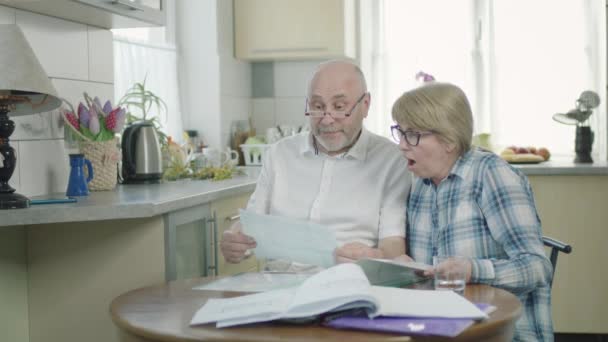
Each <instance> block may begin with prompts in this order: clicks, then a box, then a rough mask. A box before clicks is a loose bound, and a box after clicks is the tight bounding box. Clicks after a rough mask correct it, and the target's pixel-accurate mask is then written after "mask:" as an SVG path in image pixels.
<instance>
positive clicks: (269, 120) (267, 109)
mask: <svg viewBox="0 0 608 342" xmlns="http://www.w3.org/2000/svg"><path fill="white" fill-rule="evenodd" d="M274 103H275V99H274V98H258V99H253V103H252V117H253V127H254V128H255V131H256V135H260V136H265V134H266V129H268V128H269V127H272V126H275V125H276V118H275V113H274Z"/></svg>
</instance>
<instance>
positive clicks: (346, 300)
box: [190, 264, 487, 328]
mask: <svg viewBox="0 0 608 342" xmlns="http://www.w3.org/2000/svg"><path fill="white" fill-rule="evenodd" d="M351 309H361V310H363V311H364V312H366V314H367V316H368V317H369V318H374V317H378V316H395V317H425V318H428V317H433V318H467V319H484V318H486V317H487V314H486V313H484V312H483V311H482V310H480V309H479V308H477V307H476V306H475V305H474V304H472V303H471V302H469V301H468V300H467V299H465V298H464V297H462V296H460V295H458V294H456V293H454V292H451V291H430V290H410V289H400V288H391V287H381V286H372V285H370V283H369V281H368V280H367V277H366V276H365V274H364V273H363V270H362V269H361V267H360V266H358V265H356V264H340V265H337V266H334V267H331V268H328V269H326V270H323V271H321V272H319V273H317V274H315V275H312V276H311V277H310V278H308V279H306V280H305V281H304V283H302V285H300V286H298V287H292V288H287V289H279V290H273V291H268V292H262V293H256V294H252V295H246V296H241V297H234V298H212V299H210V300H209V301H207V303H205V305H204V306H203V307H202V308H201V309H199V310H198V311H197V312H196V313H195V315H194V317H193V318H192V320H191V322H190V324H191V325H195V324H206V323H212V322H215V323H216V326H217V327H218V328H222V327H230V326H234V325H240V324H248V323H256V322H268V321H272V320H278V319H311V318H313V317H318V316H319V315H322V314H326V313H335V312H340V311H345V310H351Z"/></svg>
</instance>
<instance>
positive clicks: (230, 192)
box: [0, 174, 257, 227]
mask: <svg viewBox="0 0 608 342" xmlns="http://www.w3.org/2000/svg"><path fill="white" fill-rule="evenodd" d="M256 180H257V175H256V174H245V175H238V176H235V177H233V178H232V179H226V180H222V181H215V182H214V181H210V180H180V181H175V182H165V183H161V184H146V185H143V184H137V185H133V184H132V185H118V186H117V187H116V189H115V190H113V191H96V192H91V193H90V194H89V195H88V196H85V197H78V202H76V203H66V204H44V205H33V206H31V207H30V208H27V209H10V210H0V227H2V226H19V225H30V224H43V223H61V222H81V221H101V220H114V219H129V218H143V217H152V216H157V215H162V214H165V213H168V212H171V211H175V210H179V209H183V208H188V207H192V206H195V205H200V204H204V203H208V202H212V201H214V200H217V199H221V198H225V197H230V196H234V195H239V194H243V193H248V192H253V190H254V189H255V184H256ZM32 198H36V197H32Z"/></svg>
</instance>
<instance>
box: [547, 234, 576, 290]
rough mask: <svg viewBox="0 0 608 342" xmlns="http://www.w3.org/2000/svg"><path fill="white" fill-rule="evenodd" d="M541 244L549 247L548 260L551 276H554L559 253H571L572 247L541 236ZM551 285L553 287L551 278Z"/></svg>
mask: <svg viewBox="0 0 608 342" xmlns="http://www.w3.org/2000/svg"><path fill="white" fill-rule="evenodd" d="M543 244H544V245H545V246H547V247H551V257H550V258H549V259H550V260H551V265H553V276H555V268H556V267H557V256H558V254H559V252H562V253H566V254H570V253H571V252H572V246H570V245H569V244H567V243H564V242H562V241H559V240H556V239H554V238H551V237H548V236H543ZM551 285H553V277H551Z"/></svg>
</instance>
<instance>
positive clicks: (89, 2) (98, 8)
mask: <svg viewBox="0 0 608 342" xmlns="http://www.w3.org/2000/svg"><path fill="white" fill-rule="evenodd" d="M165 1H166V0H53V1H49V0H28V1H22V0H0V5H4V6H8V7H13V8H17V9H22V10H26V11H30V12H34V13H39V14H44V15H49V16H52V17H57V18H62V19H67V20H71V21H75V22H78V23H83V24H87V25H92V26H98V27H101V28H106V29H113V28H130V27H146V26H163V25H164V24H165V16H166V11H165Z"/></svg>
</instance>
